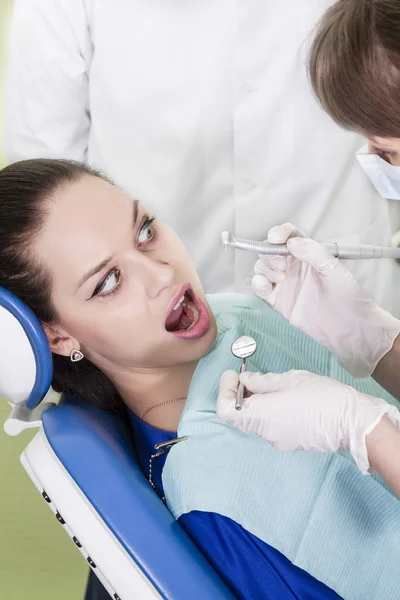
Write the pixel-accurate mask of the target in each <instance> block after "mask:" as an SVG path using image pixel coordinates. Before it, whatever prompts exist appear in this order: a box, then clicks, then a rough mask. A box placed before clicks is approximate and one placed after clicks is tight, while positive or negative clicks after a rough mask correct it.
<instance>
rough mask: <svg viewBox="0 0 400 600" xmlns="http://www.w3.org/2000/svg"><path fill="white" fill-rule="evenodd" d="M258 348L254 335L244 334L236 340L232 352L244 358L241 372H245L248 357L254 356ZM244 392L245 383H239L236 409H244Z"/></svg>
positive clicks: (237, 356)
mask: <svg viewBox="0 0 400 600" xmlns="http://www.w3.org/2000/svg"><path fill="white" fill-rule="evenodd" d="M256 350H257V343H256V340H254V339H253V338H252V337H250V336H248V335H243V336H242V337H240V338H238V339H237V340H235V341H234V342H233V344H232V346H231V352H232V354H233V356H236V358H241V359H242V361H243V362H242V366H241V367H240V371H239V373H244V372H245V371H246V370H247V369H246V358H249V356H253V354H254V353H255V351H256ZM243 394H244V385H243V383H239V387H238V391H237V394H236V404H235V408H236V410H242V405H243Z"/></svg>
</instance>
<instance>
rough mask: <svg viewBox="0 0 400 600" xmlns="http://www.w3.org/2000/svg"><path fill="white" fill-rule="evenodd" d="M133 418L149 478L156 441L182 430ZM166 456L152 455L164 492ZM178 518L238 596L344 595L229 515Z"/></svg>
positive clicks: (328, 599) (311, 599) (303, 599)
mask: <svg viewBox="0 0 400 600" xmlns="http://www.w3.org/2000/svg"><path fill="white" fill-rule="evenodd" d="M130 418H131V424H132V428H133V433H134V442H135V448H136V452H137V457H138V461H139V464H140V466H141V468H142V470H143V472H144V474H145V476H146V478H148V476H149V461H150V456H151V455H152V454H154V453H155V450H154V445H155V444H157V443H160V442H166V441H167V440H171V439H174V438H176V434H174V433H171V432H167V431H162V430H160V429H156V428H154V427H151V426H150V425H148V424H147V423H144V422H143V421H141V420H140V419H138V418H137V417H135V416H134V415H133V414H130ZM166 456H167V455H166V454H165V455H163V456H160V457H158V458H155V459H153V461H152V481H153V483H154V485H155V486H156V488H157V491H158V493H159V494H160V495H161V496H163V495H164V491H163V485H162V479H161V473H162V470H163V467H164V464H165V460H166ZM178 522H179V524H180V525H181V526H182V528H183V529H184V530H185V531H186V533H187V534H188V535H189V536H190V537H191V539H192V540H193V542H194V543H195V544H196V546H197V547H198V548H199V549H200V550H201V552H202V553H203V554H204V555H205V556H206V558H207V559H208V561H209V562H210V563H211V564H212V565H213V567H214V569H215V570H216V571H217V573H218V574H219V575H220V577H221V578H222V579H223V580H224V582H225V583H226V584H227V585H228V586H229V588H230V589H231V590H232V592H233V593H234V594H235V596H236V597H237V598H240V599H243V600H250V599H251V600H340V596H338V595H337V594H336V592H334V591H333V590H331V589H330V588H328V587H327V586H326V585H325V584H323V583H321V582H320V581H318V580H317V579H315V578H314V577H312V576H311V575H310V574H309V573H307V572H306V571H303V570H302V569H299V568H298V567H296V566H295V565H293V564H292V563H291V562H290V561H289V560H288V559H287V558H286V557H285V556H284V555H283V554H281V553H280V552H278V551H277V550H275V549H274V548H272V547H271V546H269V545H268V544H266V543H264V542H263V541H261V540H260V539H259V538H257V537H256V536H254V535H252V534H251V533H249V532H248V531H246V530H245V529H244V528H243V527H242V526H241V525H239V524H238V523H236V522H234V521H232V520H231V519H229V518H227V517H224V516H222V515H219V514H215V513H207V512H199V511H194V512H191V513H187V514H184V515H182V516H181V517H180V518H179V520H178Z"/></svg>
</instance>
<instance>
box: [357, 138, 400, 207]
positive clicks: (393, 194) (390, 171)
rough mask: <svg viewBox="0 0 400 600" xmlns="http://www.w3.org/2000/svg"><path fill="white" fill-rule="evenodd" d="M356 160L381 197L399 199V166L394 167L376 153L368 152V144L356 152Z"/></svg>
mask: <svg viewBox="0 0 400 600" xmlns="http://www.w3.org/2000/svg"><path fill="white" fill-rule="evenodd" d="M356 156H357V159H358V162H359V163H360V165H361V167H362V168H363V170H364V171H365V173H366V174H367V175H368V177H369V178H370V180H371V181H372V183H373V184H374V186H375V187H376V189H377V191H378V193H379V194H380V195H381V196H382V198H387V199H388V200H400V167H395V166H394V165H391V164H389V163H387V162H386V160H383V158H381V157H380V156H378V155H377V154H368V145H366V146H363V147H362V148H361V150H359V151H358V152H357V154H356Z"/></svg>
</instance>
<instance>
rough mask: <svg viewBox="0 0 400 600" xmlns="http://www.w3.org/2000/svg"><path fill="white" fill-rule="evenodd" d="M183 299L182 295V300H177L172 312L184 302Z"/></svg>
mask: <svg viewBox="0 0 400 600" xmlns="http://www.w3.org/2000/svg"><path fill="white" fill-rule="evenodd" d="M184 299H185V296H184V295H183V296H182V298H180V299H179V300H178V302H177V303H176V304H175V306H174V308H173V309H172V310H177V309H178V308H179V307H180V305H181V304H182V302H183V301H184Z"/></svg>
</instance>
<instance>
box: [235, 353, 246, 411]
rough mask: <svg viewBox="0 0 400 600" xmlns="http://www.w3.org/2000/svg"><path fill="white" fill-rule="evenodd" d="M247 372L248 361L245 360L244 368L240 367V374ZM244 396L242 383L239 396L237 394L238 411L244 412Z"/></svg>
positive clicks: (238, 391)
mask: <svg viewBox="0 0 400 600" xmlns="http://www.w3.org/2000/svg"><path fill="white" fill-rule="evenodd" d="M245 371H247V369H246V359H245V358H244V359H243V363H242V366H241V367H240V371H239V374H240V373H244V372H245ZM243 396H244V384H243V383H242V382H240V383H239V387H238V390H237V394H236V404H235V408H236V410H242V408H243Z"/></svg>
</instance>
